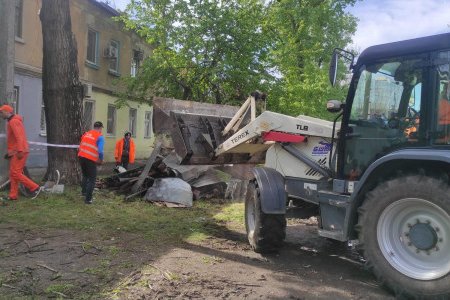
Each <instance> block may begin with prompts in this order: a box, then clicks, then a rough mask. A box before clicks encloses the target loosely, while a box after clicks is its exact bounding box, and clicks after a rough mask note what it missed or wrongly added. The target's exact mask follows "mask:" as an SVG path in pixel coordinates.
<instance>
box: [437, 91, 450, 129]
mask: <svg viewBox="0 0 450 300" xmlns="http://www.w3.org/2000/svg"><path fill="white" fill-rule="evenodd" d="M449 124H450V102H449V100H448V95H447V92H446V91H443V92H442V93H441V99H440V100H439V125H449Z"/></svg>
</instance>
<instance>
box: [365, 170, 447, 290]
mask: <svg viewBox="0 0 450 300" xmlns="http://www.w3.org/2000/svg"><path fill="white" fill-rule="evenodd" d="M359 228H360V230H361V231H360V237H359V238H360V241H361V242H362V245H363V250H364V256H365V257H366V259H367V264H368V265H369V266H370V267H371V269H372V270H373V272H374V273H375V275H376V277H377V278H378V279H379V280H380V281H381V282H382V283H383V284H384V285H386V286H387V287H388V288H390V289H391V290H393V291H394V292H395V293H396V294H397V296H405V297H413V298H420V299H422V298H427V299H428V298H429V299H435V298H436V299H444V298H447V297H449V296H450V189H449V186H448V184H447V183H444V182H442V181H439V180H437V179H434V178H430V177H425V176H407V177H402V178H396V179H393V180H390V181H387V182H385V183H383V184H382V185H380V186H378V187H376V188H375V189H374V190H373V191H372V192H370V193H369V194H368V196H367V198H366V199H365V202H364V204H363V206H362V209H361V210H360V217H359Z"/></svg>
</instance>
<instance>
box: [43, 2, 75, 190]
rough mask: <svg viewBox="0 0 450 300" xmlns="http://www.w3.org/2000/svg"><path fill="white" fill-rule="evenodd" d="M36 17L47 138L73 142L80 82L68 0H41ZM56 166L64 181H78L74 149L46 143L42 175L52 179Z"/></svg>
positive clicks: (54, 141) (71, 182) (56, 141)
mask: <svg viewBox="0 0 450 300" xmlns="http://www.w3.org/2000/svg"><path fill="white" fill-rule="evenodd" d="M40 19H41V23H42V36H43V54H44V57H43V63H42V66H43V69H42V88H43V98H44V105H45V116H46V118H45V119H46V120H45V121H46V125H47V142H48V143H51V144H63V145H76V144H79V142H80V137H81V114H82V103H83V86H82V84H81V82H80V79H79V72H78V64H77V44H76V40H75V36H74V35H73V33H72V25H71V19H70V7H69V0H43V1H42V9H41V12H40ZM56 170H59V171H60V173H61V176H62V178H63V179H64V182H65V183H68V184H76V183H79V179H80V177H79V174H80V169H79V165H78V159H77V150H76V149H69V148H56V147H48V168H47V174H46V177H47V178H48V179H53V177H54V174H55V171H56Z"/></svg>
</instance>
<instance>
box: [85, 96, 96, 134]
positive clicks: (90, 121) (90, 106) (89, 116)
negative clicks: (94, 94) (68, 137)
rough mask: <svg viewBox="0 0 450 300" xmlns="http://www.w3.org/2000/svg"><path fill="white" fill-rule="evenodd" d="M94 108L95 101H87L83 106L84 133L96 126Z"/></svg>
mask: <svg viewBox="0 0 450 300" xmlns="http://www.w3.org/2000/svg"><path fill="white" fill-rule="evenodd" d="M94 108H95V102H94V101H93V100H85V101H84V105H83V131H85V132H86V131H89V130H91V129H92V127H93V126H94Z"/></svg>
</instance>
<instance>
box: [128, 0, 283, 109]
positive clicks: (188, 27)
mask: <svg viewBox="0 0 450 300" xmlns="http://www.w3.org/2000/svg"><path fill="white" fill-rule="evenodd" d="M264 9H265V8H264V5H263V4H262V3H261V1H259V0H234V1H220V0H211V1H202V0H190V1H179V0H140V1H139V0H134V1H132V2H131V4H130V6H129V7H128V10H127V12H128V15H124V16H122V18H121V20H122V21H124V23H125V24H126V26H127V27H128V28H130V29H132V30H135V31H137V32H138V33H140V34H141V36H143V37H145V38H146V40H147V41H148V42H149V43H150V44H152V45H153V46H154V50H153V53H152V56H151V57H150V58H149V59H148V60H146V62H145V63H144V65H143V66H142V68H141V70H140V74H139V75H138V78H137V79H128V82H127V83H128V84H129V87H130V89H129V90H130V91H134V92H135V91H140V92H141V93H140V94H135V95H134V96H135V97H136V96H137V98H141V100H145V99H146V97H147V100H148V92H149V91H151V92H152V94H153V95H163V96H168V97H175V98H179V99H190V100H196V101H205V102H213V103H229V102H233V101H242V100H244V99H246V98H247V95H248V94H249V93H250V92H252V91H253V90H255V89H261V90H268V89H269V87H270V85H271V84H273V83H274V81H275V78H274V76H273V74H271V73H270V72H269V69H268V68H267V67H266V65H265V64H264V62H265V60H266V56H267V53H268V42H269V41H268V40H267V39H266V38H265V35H264V34H263V32H262V28H261V20H263V18H264Z"/></svg>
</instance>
